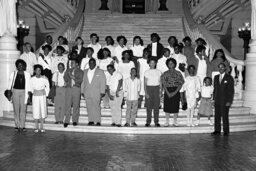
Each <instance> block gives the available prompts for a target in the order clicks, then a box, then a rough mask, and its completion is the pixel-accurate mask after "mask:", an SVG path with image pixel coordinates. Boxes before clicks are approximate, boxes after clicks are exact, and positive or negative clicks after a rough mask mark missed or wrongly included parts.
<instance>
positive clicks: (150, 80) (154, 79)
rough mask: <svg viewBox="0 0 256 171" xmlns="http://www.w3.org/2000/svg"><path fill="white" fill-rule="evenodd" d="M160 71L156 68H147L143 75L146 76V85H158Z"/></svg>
mask: <svg viewBox="0 0 256 171" xmlns="http://www.w3.org/2000/svg"><path fill="white" fill-rule="evenodd" d="M161 74H162V73H161V71H159V70H158V69H149V70H147V71H146V72H145V74H144V77H145V78H147V84H146V85H147V86H159V85H160V80H161Z"/></svg>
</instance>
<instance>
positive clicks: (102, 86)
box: [81, 68, 106, 99]
mask: <svg viewBox="0 0 256 171" xmlns="http://www.w3.org/2000/svg"><path fill="white" fill-rule="evenodd" d="M88 70H89V69H86V70H84V78H83V83H82V89H81V92H82V93H84V96H85V98H94V99H100V98H101V94H105V91H106V76H105V74H104V71H103V70H101V69H99V68H96V70H95V72H94V75H93V78H92V81H91V83H89V80H88V76H87V73H88Z"/></svg>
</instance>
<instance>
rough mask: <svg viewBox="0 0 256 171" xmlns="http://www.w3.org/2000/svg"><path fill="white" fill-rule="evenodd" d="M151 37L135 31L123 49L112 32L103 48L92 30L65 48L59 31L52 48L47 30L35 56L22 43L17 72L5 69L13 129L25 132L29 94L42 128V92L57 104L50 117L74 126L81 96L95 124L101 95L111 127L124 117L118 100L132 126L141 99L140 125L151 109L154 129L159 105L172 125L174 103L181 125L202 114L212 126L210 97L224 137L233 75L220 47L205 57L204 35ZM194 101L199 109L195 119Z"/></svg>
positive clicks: (123, 41) (121, 40)
mask: <svg viewBox="0 0 256 171" xmlns="http://www.w3.org/2000/svg"><path fill="white" fill-rule="evenodd" d="M150 38H151V43H150V44H149V45H148V46H147V47H144V45H143V40H142V38H141V37H140V36H135V37H134V39H133V45H132V46H131V47H127V46H126V44H127V39H126V38H125V36H122V35H121V36H118V37H117V39H116V41H117V45H116V46H114V43H115V41H114V39H113V38H112V37H111V36H107V37H106V38H105V41H106V45H105V46H101V44H99V37H98V35H97V34H95V33H93V34H91V35H90V40H91V43H90V44H89V45H88V46H87V47H84V46H83V44H84V43H83V39H82V38H81V37H77V38H76V45H75V46H73V47H72V49H71V50H69V46H68V42H67V40H66V38H64V37H62V36H60V37H59V38H58V45H57V46H53V45H52V37H51V36H47V37H46V42H45V43H44V44H43V45H42V46H41V47H40V50H39V52H38V54H35V53H33V51H32V48H31V44H30V43H25V45H24V53H23V54H22V55H21V56H20V59H18V60H17V61H16V68H17V71H14V72H13V73H12V74H11V76H10V81H9V89H11V90H13V99H12V101H13V106H14V113H15V125H16V128H15V129H17V130H25V118H24V117H23V116H25V113H26V107H25V106H26V104H27V101H28V99H29V97H30V96H31V94H33V96H32V101H33V117H34V119H35V120H36V129H35V132H39V131H40V130H41V131H42V132H44V129H43V123H44V119H45V118H46V117H47V103H50V100H47V97H49V98H50V94H51V93H49V92H51V90H55V93H54V98H53V99H51V101H54V105H55V119H56V122H55V123H56V124H64V127H68V125H69V123H70V116H71V115H72V123H73V125H74V126H76V125H77V124H78V123H79V115H80V99H81V96H82V97H83V98H85V101H86V107H87V111H88V125H97V126H100V125H101V105H100V104H101V101H102V102H103V107H104V108H110V109H111V115H112V124H111V126H118V127H120V126H121V123H122V121H121V120H122V106H123V105H124V104H125V105H126V108H127V110H126V123H125V124H124V126H127V127H128V126H137V124H136V115H137V111H138V108H141V107H142V104H143V103H142V102H143V98H145V104H144V107H145V108H146V111H147V120H146V124H145V126H146V127H149V126H150V125H151V120H152V112H153V113H154V124H155V126H156V127H160V124H159V109H160V108H162V107H163V111H164V112H165V114H166V123H165V125H164V126H166V127H167V126H169V124H170V123H169V118H170V114H173V115H174V119H173V126H178V122H177V117H178V113H179V109H180V104H181V106H182V109H183V110H186V111H187V126H195V125H199V124H200V116H201V115H206V116H208V119H209V124H210V125H212V124H213V123H212V121H211V119H210V117H211V116H212V111H213V110H212V101H213V100H214V102H215V103H214V106H215V132H214V133H213V134H214V135H216V134H219V133H220V121H221V117H222V118H223V124H224V134H225V135H228V133H229V123H228V110H229V107H230V105H231V104H232V100H233V95H234V81H233V78H232V77H231V76H230V75H229V71H230V69H229V63H228V61H227V59H226V58H225V54H224V52H223V50H222V49H218V50H216V51H215V53H214V56H213V57H212V60H210V58H211V56H210V51H209V50H208V49H209V48H207V43H206V41H205V40H204V39H203V38H198V39H197V40H196V44H195V46H193V45H192V40H191V39H190V38H189V37H185V38H184V39H183V43H179V42H178V40H177V38H176V37H175V36H170V37H169V38H168V44H169V46H167V47H164V46H163V45H162V44H161V43H160V37H159V35H158V34H157V33H152V34H151V37H150ZM30 76H32V78H30ZM213 78H214V79H213ZM213 85H214V86H213ZM24 99H25V103H24ZM197 104H199V110H198V114H197V121H196V122H194V121H193V116H194V113H195V108H196V107H197ZM162 105H163V106H162ZM21 106H22V107H21ZM72 109H73V112H72ZM21 118H23V119H21ZM39 120H41V124H40V129H39V125H38V124H39Z"/></svg>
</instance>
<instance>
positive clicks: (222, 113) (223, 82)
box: [212, 63, 234, 136]
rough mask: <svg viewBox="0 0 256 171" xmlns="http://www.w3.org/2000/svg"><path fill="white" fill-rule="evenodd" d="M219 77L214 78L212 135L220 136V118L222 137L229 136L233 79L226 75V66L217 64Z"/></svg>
mask: <svg viewBox="0 0 256 171" xmlns="http://www.w3.org/2000/svg"><path fill="white" fill-rule="evenodd" d="M218 67H219V72H220V74H219V75H216V76H215V77H214V90H213V100H214V106H215V116H214V120H215V126H214V132H213V133H212V135H220V132H221V118H222V121H223V132H224V136H228V134H229V118H228V115H229V108H230V106H231V104H232V102H233V98H234V79H233V77H232V76H231V75H229V74H226V73H225V71H226V65H225V64H224V63H220V64H219V66H218Z"/></svg>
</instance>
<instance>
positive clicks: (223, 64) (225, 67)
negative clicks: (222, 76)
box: [218, 62, 226, 68]
mask: <svg viewBox="0 0 256 171" xmlns="http://www.w3.org/2000/svg"><path fill="white" fill-rule="evenodd" d="M220 65H223V66H224V67H225V68H226V64H225V63H223V62H221V63H219V65H218V68H219V67H220Z"/></svg>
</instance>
